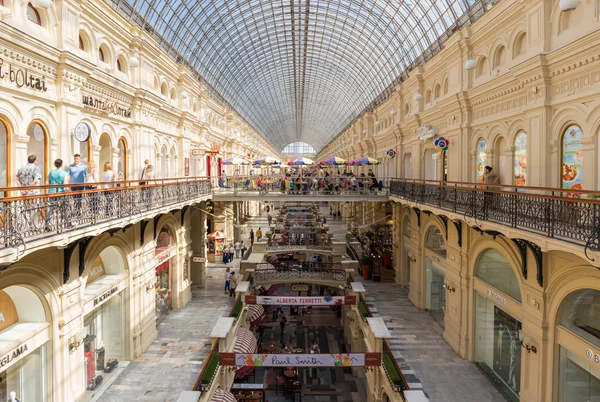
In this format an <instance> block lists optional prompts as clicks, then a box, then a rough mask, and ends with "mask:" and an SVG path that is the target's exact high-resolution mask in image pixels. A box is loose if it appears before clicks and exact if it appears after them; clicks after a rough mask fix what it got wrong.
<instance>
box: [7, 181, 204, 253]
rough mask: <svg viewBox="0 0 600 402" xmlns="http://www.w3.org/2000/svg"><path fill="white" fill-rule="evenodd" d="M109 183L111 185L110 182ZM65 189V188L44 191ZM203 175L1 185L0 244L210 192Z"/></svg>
mask: <svg viewBox="0 0 600 402" xmlns="http://www.w3.org/2000/svg"><path fill="white" fill-rule="evenodd" d="M108 186H111V187H108ZM62 188H64V190H65V192H59V193H54V194H48V192H49V191H56V190H57V189H62ZM210 193H211V188H210V182H209V181H208V180H207V179H204V178H185V179H164V180H148V181H146V183H145V184H144V185H140V184H139V182H137V181H135V182H134V181H120V182H111V183H94V188H91V187H89V186H88V187H84V186H82V185H77V184H72V185H63V186H40V187H11V188H2V189H0V194H3V195H5V197H3V198H0V248H1V247H8V246H10V247H18V246H20V245H24V244H25V243H26V242H27V241H30V240H32V239H35V238H41V237H44V236H49V235H52V234H58V233H64V232H67V231H70V230H74V229H79V228H83V227H89V226H93V225H96V224H99V223H102V222H105V221H111V220H114V219H120V218H127V219H132V218H135V217H141V216H142V215H144V214H147V213H150V212H152V211H154V210H159V209H162V208H165V207H169V206H172V205H176V204H181V203H186V202H187V203H189V202H190V201H193V200H195V199H200V198H202V197H205V196H207V195H210Z"/></svg>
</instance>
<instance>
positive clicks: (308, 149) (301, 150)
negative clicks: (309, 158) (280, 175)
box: [281, 141, 317, 155]
mask: <svg viewBox="0 0 600 402" xmlns="http://www.w3.org/2000/svg"><path fill="white" fill-rule="evenodd" d="M281 153H282V154H287V155H316V154H317V151H315V149H314V148H313V146H312V145H310V144H307V143H306V142H302V141H296V142H292V143H291V144H288V145H286V146H285V148H283V151H281Z"/></svg>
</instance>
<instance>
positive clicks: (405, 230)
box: [401, 216, 411, 290]
mask: <svg viewBox="0 0 600 402" xmlns="http://www.w3.org/2000/svg"><path fill="white" fill-rule="evenodd" d="M402 242H403V243H402V262H403V264H402V267H403V268H402V277H401V278H402V279H401V284H402V285H403V286H406V287H407V288H408V289H409V290H410V259H411V257H410V218H409V217H408V216H407V217H405V218H404V222H403V223H402Z"/></svg>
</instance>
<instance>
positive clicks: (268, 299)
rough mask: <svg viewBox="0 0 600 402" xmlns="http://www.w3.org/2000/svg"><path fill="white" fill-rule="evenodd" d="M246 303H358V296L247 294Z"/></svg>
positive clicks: (337, 304) (331, 304)
mask: <svg viewBox="0 0 600 402" xmlns="http://www.w3.org/2000/svg"><path fill="white" fill-rule="evenodd" d="M246 304H262V305H269V306H274V305H275V306H341V305H344V304H346V305H348V304H356V296H324V297H288V296H250V295H247V296H246Z"/></svg>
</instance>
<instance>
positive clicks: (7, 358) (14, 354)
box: [0, 343, 28, 368]
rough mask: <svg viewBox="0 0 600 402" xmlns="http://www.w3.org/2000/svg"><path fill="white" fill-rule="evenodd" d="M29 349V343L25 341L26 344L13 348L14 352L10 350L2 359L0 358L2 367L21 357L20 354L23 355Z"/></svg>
mask: <svg viewBox="0 0 600 402" xmlns="http://www.w3.org/2000/svg"><path fill="white" fill-rule="evenodd" d="M27 350H28V348H27V344H26V343H25V344H23V345H21V346H19V347H18V348H16V349H13V350H12V352H9V353H8V354H6V355H4V356H2V359H0V368H1V367H4V366H6V365H7V364H8V363H10V362H12V361H13V360H15V359H17V358H19V356H21V355H22V354H24V353H25V352H27Z"/></svg>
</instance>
